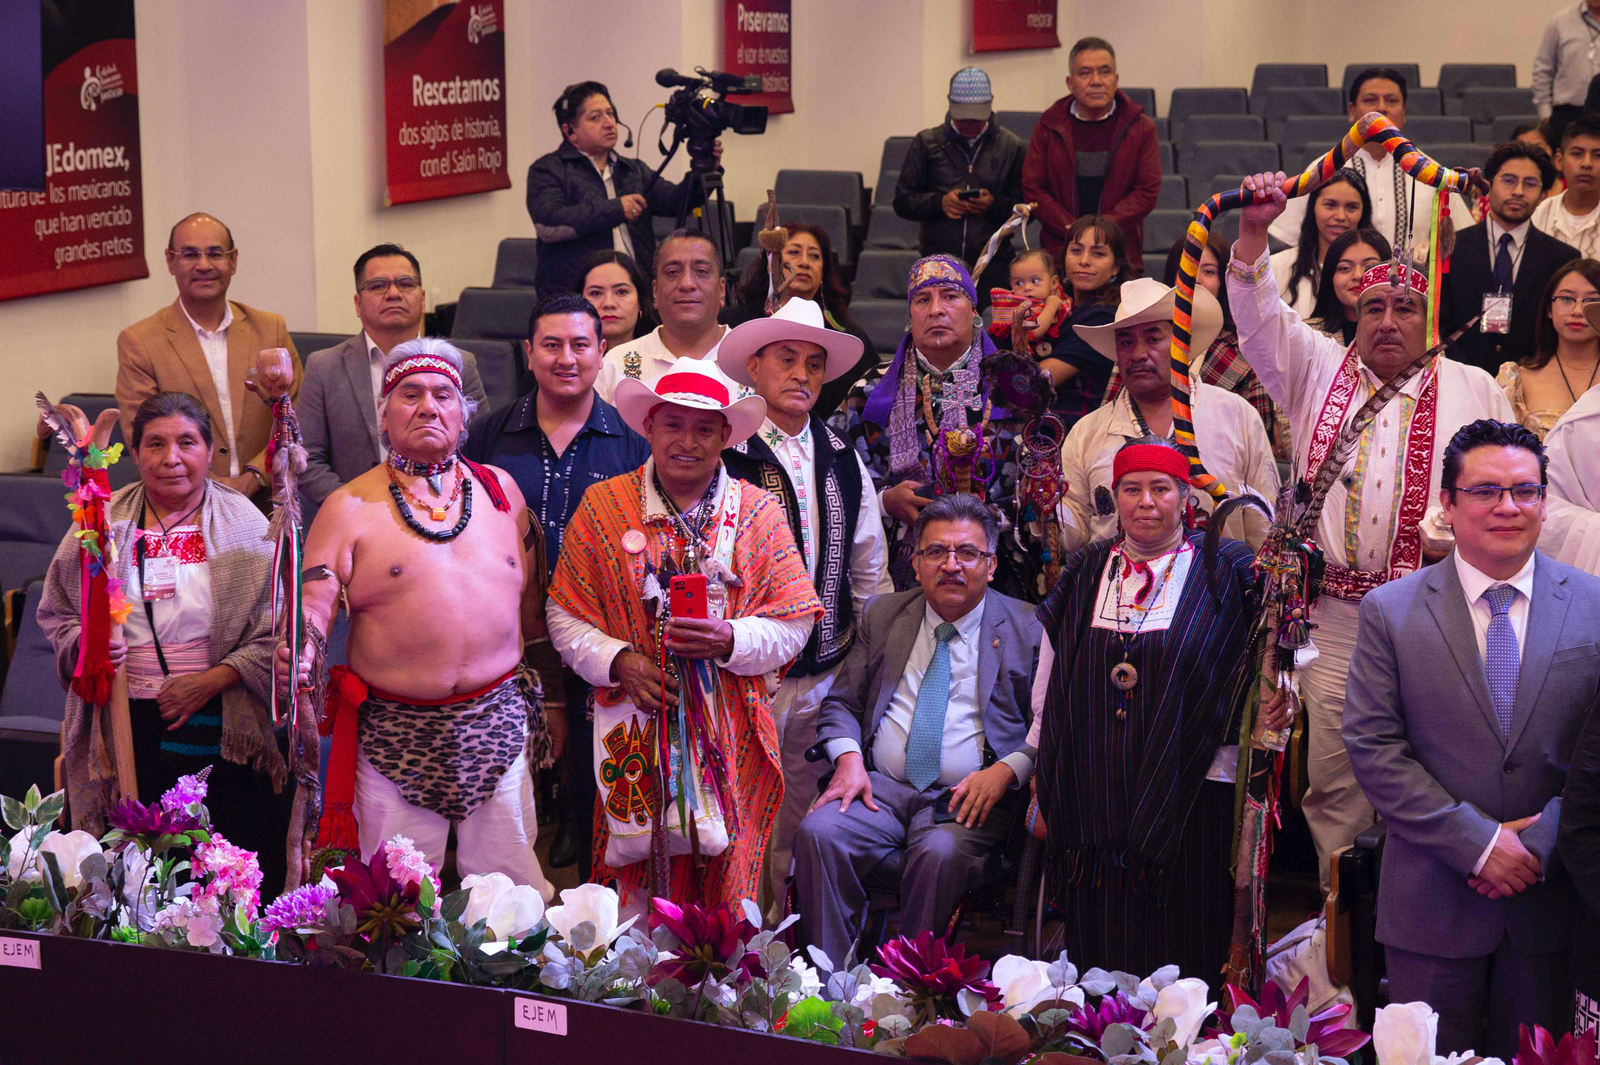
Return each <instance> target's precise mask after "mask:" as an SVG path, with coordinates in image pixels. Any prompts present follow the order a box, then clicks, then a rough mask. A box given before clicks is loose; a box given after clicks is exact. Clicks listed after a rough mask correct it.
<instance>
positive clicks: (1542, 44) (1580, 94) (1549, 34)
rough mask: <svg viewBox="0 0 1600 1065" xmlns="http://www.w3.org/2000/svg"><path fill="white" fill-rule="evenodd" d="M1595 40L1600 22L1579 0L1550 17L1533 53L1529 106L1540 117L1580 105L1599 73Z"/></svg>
mask: <svg viewBox="0 0 1600 1065" xmlns="http://www.w3.org/2000/svg"><path fill="white" fill-rule="evenodd" d="M1597 40H1600V22H1597V21H1596V20H1595V19H1594V17H1593V16H1592V15H1590V14H1589V5H1588V4H1586V3H1584V2H1583V0H1578V3H1572V2H1570V0H1569V2H1568V3H1567V5H1566V6H1565V7H1563V8H1562V9H1561V10H1560V11H1557V12H1556V13H1555V15H1554V16H1552V17H1551V19H1550V23H1549V25H1547V26H1545V28H1544V36H1543V37H1542V38H1540V40H1539V50H1538V51H1537V52H1535V53H1534V55H1533V106H1534V109H1535V110H1536V111H1538V112H1539V117H1540V118H1549V117H1550V112H1551V110H1552V109H1554V108H1555V107H1558V106H1567V107H1581V106H1582V105H1583V101H1584V100H1585V98H1587V96H1588V94H1589V81H1590V79H1591V78H1593V77H1594V76H1595V75H1596V74H1600V48H1597V47H1596V41H1597ZM1540 228H1541V229H1543V228H1544V227H1543V226H1541V227H1540Z"/></svg>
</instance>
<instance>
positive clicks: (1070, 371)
mask: <svg viewBox="0 0 1600 1065" xmlns="http://www.w3.org/2000/svg"><path fill="white" fill-rule="evenodd" d="M1132 278H1133V268H1132V267H1131V266H1130V265H1129V264H1128V245H1127V241H1126V239H1125V238H1124V237H1123V235H1122V227H1120V226H1118V225H1117V224H1116V223H1115V222H1113V221H1112V220H1111V219H1109V218H1106V217H1104V216H1103V215H1097V214H1092V215H1085V216H1084V217H1082V218H1080V219H1078V220H1077V221H1076V222H1074V223H1073V224H1072V227H1071V228H1070V229H1068V230H1067V246H1066V252H1065V254H1064V255H1063V256H1062V260H1061V283H1062V287H1063V288H1064V289H1065V290H1066V291H1067V293H1068V294H1069V295H1070V296H1071V297H1072V307H1071V310H1070V312H1069V313H1067V314H1066V316H1065V318H1064V319H1063V320H1062V322H1061V334H1060V339H1059V340H1058V341H1057V342H1056V343H1055V344H1054V345H1053V347H1052V349H1051V351H1050V352H1049V354H1048V356H1046V355H1045V354H1044V353H1043V352H1039V365H1040V366H1042V367H1043V368H1044V369H1045V370H1046V371H1047V372H1048V373H1049V374H1050V380H1051V383H1053V384H1054V385H1055V386H1056V399H1055V403H1054V405H1053V408H1052V409H1053V410H1054V411H1055V413H1056V414H1057V415H1058V416H1059V417H1060V418H1061V420H1062V421H1063V422H1065V423H1066V426H1067V428H1069V429H1070V428H1072V425H1073V423H1074V422H1076V421H1077V420H1078V419H1079V418H1081V417H1083V416H1084V415H1085V414H1088V413H1089V412H1090V411H1092V410H1094V409H1095V408H1096V407H1098V406H1099V405H1100V402H1101V400H1102V399H1103V398H1104V397H1105V391H1106V385H1107V384H1108V383H1109V382H1110V381H1111V374H1112V372H1113V371H1114V370H1116V365H1115V364H1114V363H1112V362H1111V360H1110V359H1107V358H1106V357H1105V356H1104V355H1102V354H1100V353H1099V352H1098V351H1096V350H1095V349H1094V348H1093V347H1091V346H1090V345H1089V342H1088V341H1086V340H1084V339H1083V338H1082V337H1080V336H1078V333H1077V331H1076V330H1075V329H1074V328H1073V326H1079V325H1106V324H1107V323H1109V322H1110V321H1111V320H1112V319H1113V318H1115V317H1116V313H1117V301H1118V300H1119V299H1120V298H1121V295H1122V283H1123V282H1124V281H1129V280H1131V279H1132Z"/></svg>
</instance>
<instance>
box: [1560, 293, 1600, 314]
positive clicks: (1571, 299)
mask: <svg viewBox="0 0 1600 1065" xmlns="http://www.w3.org/2000/svg"><path fill="white" fill-rule="evenodd" d="M1596 303H1600V296H1584V297H1583V298H1582V299H1579V298H1578V297H1577V296H1567V295H1561V296H1551V297H1550V306H1552V307H1557V308H1559V309H1561V310H1563V311H1570V310H1572V308H1574V307H1592V306H1594V305H1595V304H1596Z"/></svg>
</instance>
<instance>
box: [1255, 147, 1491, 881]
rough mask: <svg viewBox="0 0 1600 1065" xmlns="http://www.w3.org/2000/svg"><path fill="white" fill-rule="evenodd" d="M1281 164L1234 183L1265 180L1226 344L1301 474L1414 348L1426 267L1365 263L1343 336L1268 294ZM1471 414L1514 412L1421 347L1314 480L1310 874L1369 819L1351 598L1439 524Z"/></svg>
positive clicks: (1445, 541) (1482, 382)
mask: <svg viewBox="0 0 1600 1065" xmlns="http://www.w3.org/2000/svg"><path fill="white" fill-rule="evenodd" d="M1283 180H1284V176H1283V174H1282V172H1279V173H1277V174H1255V175H1252V176H1251V177H1247V178H1246V179H1245V182H1244V184H1245V188H1247V189H1252V190H1267V192H1268V193H1269V196H1268V198H1267V199H1266V201H1265V202H1263V203H1259V204H1257V205H1255V206H1253V207H1248V208H1245V210H1244V211H1243V212H1242V213H1241V217H1240V221H1239V240H1238V242H1237V243H1236V244H1234V246H1233V259H1232V261H1231V262H1230V263H1229V266H1228V273H1229V279H1228V302H1229V305H1230V306H1231V307H1232V308H1233V320H1234V323H1235V324H1236V325H1237V326H1238V329H1239V350H1240V353H1241V354H1243V355H1244V357H1245V361H1246V362H1248V363H1249V364H1250V365H1251V367H1253V368H1254V369H1255V371H1256V375H1257V376H1258V377H1259V378H1260V379H1261V384H1262V386H1263V387H1264V388H1266V390H1267V393H1268V394H1269V395H1270V396H1271V397H1272V400H1273V402H1275V403H1277V404H1278V406H1279V407H1280V408H1281V409H1282V410H1283V411H1284V412H1285V413H1286V414H1287V415H1288V417H1289V423H1290V427H1291V431H1292V438H1293V440H1294V442H1295V455H1294V463H1293V465H1294V476H1296V477H1299V478H1302V479H1304V480H1305V481H1307V482H1310V481H1312V480H1313V479H1314V478H1315V477H1316V474H1317V471H1318V470H1319V469H1320V468H1321V466H1322V463H1323V461H1324V460H1325V459H1326V458H1327V457H1328V455H1329V454H1330V453H1331V451H1332V448H1333V443H1334V441H1335V439H1336V438H1337V436H1338V434H1339V432H1340V430H1341V429H1342V428H1343V426H1344V425H1345V424H1346V423H1347V422H1348V421H1349V420H1350V419H1351V418H1353V417H1354V416H1355V414H1356V412H1357V411H1359V410H1360V409H1361V407H1362V405H1363V404H1364V403H1365V402H1366V401H1367V399H1368V398H1370V397H1371V396H1372V394H1373V393H1374V391H1376V390H1377V389H1378V388H1379V387H1381V385H1382V384H1383V383H1384V382H1385V381H1387V380H1389V379H1390V378H1391V377H1393V376H1395V375H1396V374H1397V373H1399V372H1400V371H1401V370H1402V369H1405V368H1407V367H1409V366H1410V365H1411V364H1412V363H1414V362H1415V361H1416V360H1417V359H1418V358H1419V357H1420V356H1422V354H1423V353H1424V351H1425V350H1426V342H1425V339H1424V338H1425V337H1426V335H1427V321H1428V299H1429V293H1428V291H1427V288H1428V285H1427V279H1426V278H1425V277H1424V276H1423V275H1422V274H1421V273H1419V272H1418V271H1416V270H1414V269H1412V268H1411V267H1409V266H1405V265H1402V264H1399V263H1383V264H1380V265H1378V266H1374V267H1373V268H1372V269H1370V270H1368V271H1367V272H1366V274H1365V275H1364V276H1363V277H1362V279H1361V285H1360V287H1359V288H1358V289H1357V297H1356V299H1357V320H1356V339H1355V343H1354V344H1352V345H1351V346H1350V347H1349V349H1345V348H1342V347H1341V346H1340V345H1339V342H1338V341H1336V340H1334V339H1332V338H1330V337H1328V336H1326V335H1325V334H1323V333H1320V332H1318V331H1316V330H1315V329H1312V328H1311V327H1310V326H1308V325H1306V324H1305V323H1304V322H1303V321H1301V320H1300V316H1299V315H1298V314H1296V313H1295V312H1294V309H1293V308H1291V307H1290V306H1289V305H1288V304H1286V303H1284V302H1283V300H1282V299H1281V298H1280V297H1279V295H1278V290H1277V286H1276V285H1275V284H1274V283H1273V280H1272V272H1271V270H1270V269H1269V266H1268V260H1267V230H1268V227H1269V226H1270V225H1271V224H1272V222H1273V220H1274V219H1276V218H1278V217H1279V216H1281V215H1282V214H1283V210H1284V204H1285V202H1286V198H1285V197H1284V194H1283V192H1282V189H1281V185H1282V183H1283ZM1479 418H1494V419H1496V420H1499V421H1514V420H1515V419H1514V418H1513V416H1512V413H1511V405H1510V403H1508V402H1507V401H1506V397H1505V393H1503V392H1501V391H1500V389H1499V388H1498V387H1497V386H1496V385H1495V383H1494V379H1493V378H1492V377H1490V376H1489V375H1488V374H1486V373H1484V372H1483V371H1482V370H1480V369H1478V368H1477V367H1475V366H1467V365H1465V364H1463V363H1459V362H1454V361H1452V360H1449V359H1433V360H1430V361H1429V362H1428V363H1427V364H1426V365H1425V366H1423V367H1422V369H1421V371H1420V372H1418V373H1415V374H1413V375H1412V376H1411V378H1410V379H1409V380H1407V381H1406V382H1405V385H1404V387H1402V388H1401V389H1400V390H1399V392H1398V394H1396V395H1395V396H1393V397H1392V398H1391V399H1390V400H1389V402H1388V403H1387V404H1386V405H1385V406H1384V407H1383V409H1382V410H1380V411H1378V413H1377V415H1376V417H1374V418H1373V419H1372V421H1371V423H1370V424H1369V425H1367V426H1366V428H1365V430H1364V431H1363V432H1362V435H1361V443H1360V446H1359V447H1357V449H1356V451H1355V454H1354V455H1353V456H1352V457H1351V460H1350V464H1349V465H1348V466H1347V467H1346V468H1345V470H1344V471H1343V473H1342V475H1341V476H1339V477H1338V478H1336V479H1335V480H1334V482H1333V484H1332V486H1331V487H1330V489H1329V490H1328V494H1327V497H1326V500H1325V502H1324V505H1323V508H1322V514H1321V517H1320V518H1319V519H1318V524H1317V528H1316V531H1315V533H1314V537H1313V538H1314V539H1315V541H1316V543H1317V544H1318V546H1320V547H1321V549H1322V552H1323V556H1324V558H1325V559H1326V561H1327V573H1326V576H1325V578H1324V580H1323V585H1322V594H1321V597H1320V598H1318V599H1317V600H1316V603H1315V605H1314V606H1313V608H1312V612H1311V621H1312V622H1313V623H1314V624H1315V626H1316V627H1315V629H1314V630H1313V633H1312V636H1313V639H1314V640H1315V643H1316V647H1317V650H1318V652H1319V653H1318V655H1317V657H1316V660H1315V661H1313V662H1311V663H1310V665H1309V666H1307V667H1306V668H1305V670H1304V672H1303V673H1302V674H1301V691H1302V694H1303V696H1304V698H1305V701H1306V704H1307V712H1308V713H1309V714H1310V721H1309V725H1310V759H1309V765H1308V776H1309V777H1310V782H1311V789H1310V791H1309V792H1308V793H1307V795H1306V798H1305V801H1304V803H1303V807H1304V810H1305V814H1306V820H1307V821H1308V822H1309V823H1310V826H1311V835H1312V838H1313V840H1314V841H1315V842H1316V845H1317V859H1318V863H1319V865H1320V867H1321V873H1322V885H1323V889H1324V890H1326V889H1327V886H1328V862H1329V859H1330V857H1331V856H1332V854H1333V852H1334V851H1336V850H1338V849H1340V848H1341V847H1345V846H1348V845H1349V844H1350V843H1351V842H1353V841H1354V840H1355V837H1356V835H1357V834H1358V833H1359V832H1361V830H1362V829H1364V828H1366V827H1368V826H1369V825H1371V824H1372V823H1373V812H1372V804H1371V803H1370V802H1368V801H1367V799H1366V797H1365V796H1364V795H1363V794H1362V792H1361V788H1360V786H1359V785H1358V784H1357V782H1356V779H1355V776H1354V774H1352V773H1351V771H1350V757H1349V755H1348V754H1347V753H1346V751H1345V745H1344V740H1343V737H1342V736H1341V734H1340V721H1341V719H1342V718H1343V714H1344V692H1345V674H1346V672H1347V671H1348V668H1349V664H1350V655H1351V652H1352V651H1353V650H1354V649H1355V639H1356V630H1357V627H1358V623H1359V611H1360V604H1361V600H1362V597H1363V596H1365V595H1366V594H1367V593H1368V592H1370V591H1372V590H1373V589H1374V588H1377V587H1379V586H1381V585H1383V584H1385V583H1386V582H1388V581H1391V580H1395V579H1397V578H1399V577H1403V576H1404V575H1405V574H1407V573H1410V572H1411V571H1413V570H1415V569H1417V568H1418V567H1420V566H1421V565H1423V563H1424V562H1425V561H1432V559H1431V558H1427V559H1425V558H1424V554H1423V551H1424V546H1425V545H1424V542H1423V537H1424V533H1425V532H1426V534H1427V537H1428V544H1427V546H1428V547H1430V548H1433V549H1434V551H1433V552H1430V554H1432V553H1437V554H1439V555H1442V554H1444V553H1446V552H1448V550H1449V547H1450V544H1451V543H1452V537H1451V535H1450V531H1449V529H1448V528H1447V527H1445V526H1444V525H1443V524H1442V523H1441V522H1440V521H1439V520H1438V506H1437V504H1435V505H1434V507H1433V510H1432V512H1431V513H1430V511H1429V504H1430V501H1433V500H1437V499H1438V498H1439V478H1440V471H1441V469H1442V464H1443V460H1444V451H1445V445H1446V444H1447V443H1448V442H1449V440H1450V437H1451V435H1452V434H1453V433H1454V432H1455V431H1456V430H1457V429H1459V428H1460V427H1461V426H1463V425H1466V424H1467V423H1469V422H1474V421H1477V420H1478V419H1479Z"/></svg>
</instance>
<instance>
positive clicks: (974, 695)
mask: <svg viewBox="0 0 1600 1065" xmlns="http://www.w3.org/2000/svg"><path fill="white" fill-rule="evenodd" d="M912 532H913V536H914V538H915V542H916V544H917V546H918V551H917V554H916V556H915V560H914V563H913V565H914V567H915V569H916V574H917V580H918V582H919V583H920V584H921V587H920V588H913V589H910V590H909V591H904V592H895V593H892V594H887V595H879V596H874V597H873V598H872V599H871V600H869V601H868V603H867V606H866V612H865V617H864V618H863V619H862V622H861V624H860V626H859V628H858V630H857V631H858V633H859V635H858V637H857V639H856V642H855V645H854V646H853V647H852V648H851V649H850V653H849V655H848V656H846V658H845V660H844V663H843V664H842V665H841V666H840V667H839V673H838V675H837V677H836V678H835V680H834V683H833V688H832V690H831V691H830V692H829V694H828V697H827V698H826V699H825V700H824V701H823V703H822V708H821V710H819V711H818V722H817V736H818V743H817V747H818V748H820V749H821V750H822V751H824V752H826V754H827V757H828V758H829V759H830V760H831V761H832V762H833V766H834V771H833V780H832V782H831V783H830V784H829V785H828V787H827V789H826V790H824V791H823V793H822V794H821V795H820V796H819V797H818V798H817V801H816V804H815V805H814V806H813V807H812V808H811V812H810V813H808V814H807V815H806V818H805V820H804V821H802V822H801V823H800V830H799V832H798V833H797V834H796V836H795V841H794V861H795V883H796V886H797V887H798V889H799V893H800V913H801V916H802V920H803V923H804V927H805V930H806V933H807V935H808V936H809V937H810V940H811V942H812V943H813V944H815V945H816V946H818V947H820V948H821V949H822V950H823V951H824V952H825V953H826V954H827V955H828V957H829V958H830V959H832V960H833V961H834V963H835V964H840V963H842V962H843V960H844V958H845V956H846V954H848V953H849V951H850V949H851V947H852V945H853V944H854V943H855V941H856V939H857V937H858V936H859V935H860V934H861V923H862V918H863V916H864V915H865V910H866V903H867V895H868V891H869V886H877V885H880V884H881V885H884V886H891V885H892V884H893V881H894V880H895V879H896V875H895V874H896V873H898V881H899V884H898V886H899V892H900V930H901V932H902V933H904V934H906V935H915V934H916V933H918V932H923V931H927V930H930V929H931V930H934V931H936V932H939V933H942V932H943V931H944V925H945V923H946V922H947V921H949V919H950V914H951V912H952V911H953V910H954V909H955V905H956V903H957V902H959V901H960V899H961V896H962V895H964V894H966V893H967V892H968V891H970V890H972V889H973V888H975V887H977V886H978V885H979V884H981V883H982V882H983V880H984V878H985V877H986V875H988V874H989V873H990V872H991V870H992V869H993V867H994V865H995V863H996V862H997V861H998V858H999V851H1000V848H1001V847H1002V846H1003V845H1004V843H1005V840H1006V837H1007V836H1008V835H1009V834H1010V831H1011V823H1012V820H1013V819H1014V818H1015V817H1016V815H1017V812H1018V809H1019V807H1020V806H1021V799H1022V798H1023V797H1025V796H1026V794H1027V793H1026V791H1025V790H1023V788H1024V785H1026V784H1027V783H1028V777H1029V775H1030V774H1032V772H1033V760H1034V754H1035V752H1034V750H1033V748H1031V747H1029V746H1027V735H1028V725H1029V723H1030V722H1029V717H1028V715H1029V712H1030V706H1031V703H1030V700H1029V689H1030V687H1031V685H1032V683H1033V671H1034V666H1035V665H1036V664H1037V662H1038V660H1039V635H1040V629H1039V622H1038V621H1037V620H1035V618H1034V616H1033V608H1032V607H1031V606H1030V605H1028V604H1027V603H1024V602H1021V601H1020V600H1017V599H1012V598H1010V597H1009V596H1004V595H1001V594H1000V593H999V592H994V591H990V590H989V582H990V580H992V579H993V577H994V570H995V548H996V547H997V546H998V544H997V542H998V540H999V529H998V527H997V525H996V523H995V519H994V516H993V515H992V514H991V513H990V511H989V508H988V507H987V506H986V505H985V504H984V503H983V502H982V501H981V500H979V499H978V498H977V497H976V496H970V495H950V496H941V497H940V498H938V499H935V500H934V501H933V502H931V503H929V504H927V505H926V506H925V507H923V508H922V512H921V513H920V514H919V515H918V517H917V522H916V525H915V526H914V528H913V530H912ZM814 749H815V748H814Z"/></svg>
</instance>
